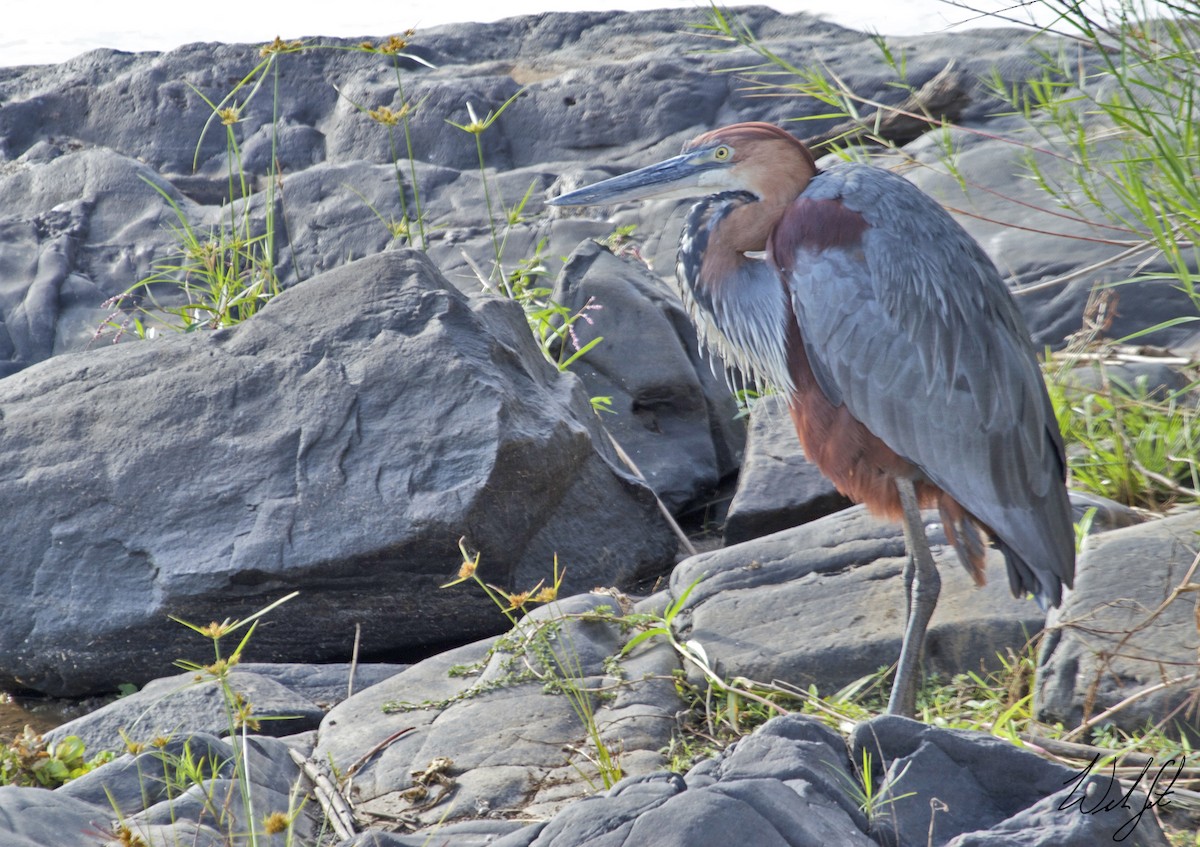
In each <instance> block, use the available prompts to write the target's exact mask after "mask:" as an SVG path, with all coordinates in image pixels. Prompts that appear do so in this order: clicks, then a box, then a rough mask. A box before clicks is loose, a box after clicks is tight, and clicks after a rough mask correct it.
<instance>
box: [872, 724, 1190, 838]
mask: <svg viewBox="0 0 1200 847" xmlns="http://www.w3.org/2000/svg"><path fill="white" fill-rule="evenodd" d="M851 742H852V747H853V749H852V752H851V757H852V760H853V761H854V762H855V763H864V762H865V763H867V767H870V768H871V770H872V771H873V773H874V778H873V780H872V785H874V786H875V787H876V791H877V793H876V794H875V796H874V799H875V801H876V804H877V806H876V807H877V809H878V815H877V816H876V817H875V819H874V820H873V821H872V827H871V831H872V835H873V836H874V837H875V839H876V841H877V842H878V843H880V844H934V845H947V847H1013V845H1027V847H1095V845H1097V844H1108V843H1113V842H1121V843H1125V844H1130V845H1139V847H1166V845H1167V839H1166V837H1165V836H1164V835H1163V833H1162V830H1161V829H1160V828H1159V825H1158V823H1157V821H1156V820H1155V819H1154V817H1153V815H1152V814H1146V815H1143V816H1140V817H1139V818H1136V819H1134V820H1133V823H1132V824H1131V823H1130V821H1131V819H1133V818H1134V816H1135V815H1136V814H1137V812H1138V810H1139V809H1141V808H1142V804H1143V803H1144V802H1145V799H1146V795H1145V793H1144V788H1145V786H1144V785H1143V786H1142V789H1143V790H1141V791H1134V790H1133V789H1128V790H1130V791H1131V792H1132V793H1131V795H1130V800H1129V806H1128V807H1127V808H1126V807H1123V806H1121V804H1120V801H1117V800H1116V798H1117V797H1118V796H1123V795H1125V792H1126V790H1127V787H1126V786H1123V785H1120V784H1119V783H1117V782H1115V781H1113V780H1111V779H1110V778H1109V777H1107V776H1104V775H1101V774H1094V775H1091V776H1089V777H1088V778H1087V779H1085V780H1083V781H1082V782H1081V781H1080V779H1079V777H1080V773H1079V771H1073V770H1072V769H1070V768H1067V767H1064V766H1063V765H1059V764H1056V763H1053V762H1048V761H1046V760H1045V759H1042V758H1039V757H1038V756H1036V755H1034V754H1033V753H1030V752H1028V751H1026V750H1021V749H1019V748H1017V747H1014V746H1013V745H1012V744H1010V743H1008V742H1007V741H1004V740H1002V739H999V738H996V737H994V736H991V735H987V734H985V733H981V732H968V731H964V730H945V729H938V728H936V727H931V726H926V725H925V724H922V723H918V722H917V721H913V720H909V719H907V718H900V717H895V716H890V715H889V716H884V717H879V718H875V719H874V720H870V721H866V722H864V723H860V724H859V725H858V726H856V727H855V728H854V732H853V734H852V737H851ZM1106 793H1107V796H1108V800H1109V801H1115V802H1111V807H1109V808H1102V807H1103V806H1105V805H1107V804H1106V803H1105V799H1104V798H1105V795H1106ZM1081 800H1084V801H1085V802H1084V804H1083V806H1082V807H1081V804H1080V801H1081ZM1073 801H1074V802H1073ZM1085 810H1086V813H1085Z"/></svg>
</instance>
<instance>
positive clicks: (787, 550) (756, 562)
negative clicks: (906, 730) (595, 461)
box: [671, 506, 1045, 694]
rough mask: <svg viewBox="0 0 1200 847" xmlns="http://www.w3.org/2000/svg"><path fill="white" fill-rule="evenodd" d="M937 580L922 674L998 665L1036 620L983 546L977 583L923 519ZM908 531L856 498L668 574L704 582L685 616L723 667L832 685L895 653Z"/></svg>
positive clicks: (687, 631) (1036, 627) (690, 633)
mask: <svg viewBox="0 0 1200 847" xmlns="http://www.w3.org/2000/svg"><path fill="white" fill-rule="evenodd" d="M926 531H927V532H928V533H929V537H930V543H931V545H932V546H933V553H934V559H935V561H936V563H937V564H938V568H939V571H940V573H941V577H942V591H941V597H940V598H939V600H938V606H937V610H936V612H935V613H934V616H933V620H932V622H931V624H930V628H929V633H928V638H927V640H926V643H925V666H926V669H927V670H928V671H932V672H937V673H939V674H943V675H951V674H955V673H960V672H964V671H967V670H978V669H980V667H987V668H996V667H998V664H997V659H996V656H997V654H1002V655H1003V654H1004V652H1005V649H1006V648H1012V649H1013V650H1020V649H1021V648H1022V647H1023V646H1024V645H1025V643H1026V642H1027V641H1028V640H1029V639H1030V638H1031V637H1033V636H1034V635H1036V634H1037V633H1038V632H1039V631H1040V630H1041V628H1042V625H1043V622H1044V619H1045V617H1044V615H1043V614H1042V613H1041V612H1040V611H1039V610H1038V607H1037V605H1036V604H1034V603H1033V602H1032V601H1031V600H1017V599H1014V598H1013V597H1012V596H1011V594H1010V593H1009V587H1008V581H1007V580H1006V579H1004V578H1003V573H1004V571H1003V568H1002V564H1001V561H1000V557H999V553H997V552H995V551H990V552H989V554H988V556H989V561H990V562H991V563H992V567H991V568H990V574H991V575H992V579H991V580H990V581H989V583H988V585H987V586H986V587H984V588H982V589H978V588H976V586H975V584H974V582H972V580H971V579H970V577H969V576H968V575H967V573H966V572H965V571H964V570H963V568H962V567H961V566H960V565H959V564H958V560H957V558H956V557H955V554H954V551H953V549H952V548H950V547H949V546H948V545H947V544H946V542H945V538H944V536H942V534H941V530H940V527H939V526H938V525H937V524H936V523H934V524H927V525H926ZM904 556H905V553H904V539H903V535H902V533H901V531H900V529H899V527H897V526H895V525H893V524H889V523H887V522H883V521H879V520H877V519H875V518H872V517H871V516H870V515H869V514H868V513H867V512H866V510H865V509H864V508H863V507H861V506H855V507H853V508H850V509H846V510H844V511H841V512H838V513H836V514H833V515H829V516H828V517H825V518H821V519H819V520H816V521H812V522H811V523H807V524H804V525H803V526H799V527H796V528H794V529H789V530H784V531H782V532H777V533H775V534H774V535H769V536H766V537H764V538H759V539H755V540H754V541H747V542H745V543H743V544H737V545H734V546H732V547H726V548H725V549H723V550H717V551H714V552H711V553H701V554H700V555H698V556H693V557H691V558H689V559H686V560H684V561H683V562H682V563H680V564H679V565H678V566H677V567H676V568H675V571H674V572H673V573H672V574H671V591H672V593H673V594H674V595H675V596H679V595H680V593H681V592H682V591H683V590H685V589H686V588H687V587H688V586H689V585H691V583H692V582H693V581H695V580H699V582H698V584H697V585H696V587H695V589H694V590H693V591H692V593H691V596H690V597H689V599H688V609H689V611H688V612H687V613H686V614H685V615H684V616H681V618H680V623H681V624H682V626H683V630H682V635H683V636H684V637H686V638H688V639H692V640H695V641H697V642H699V643H700V644H701V645H702V646H703V648H704V650H705V651H706V653H707V654H708V657H709V659H710V661H712V662H713V663H714V666H715V667H716V668H717V669H718V672H720V673H725V672H728V673H736V674H738V675H740V676H744V677H747V678H749V679H756V680H762V681H768V682H769V681H771V680H784V681H786V682H789V683H791V684H793V685H797V686H800V687H801V688H807V687H808V686H809V685H810V684H816V685H818V686H819V688H820V690H821V691H822V693H825V694H830V693H832V692H834V691H837V690H838V689H840V688H841V687H843V686H845V685H848V684H849V683H851V682H854V681H856V680H858V679H861V678H862V677H864V676H867V675H869V674H873V673H875V672H876V671H878V670H879V669H880V668H884V667H887V666H888V665H890V664H892V663H894V662H895V661H896V658H897V656H898V655H899V653H900V641H901V636H902V634H903V626H904V616H905V598H904V582H903V568H904Z"/></svg>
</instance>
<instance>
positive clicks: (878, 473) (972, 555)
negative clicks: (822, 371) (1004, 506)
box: [788, 331, 990, 585]
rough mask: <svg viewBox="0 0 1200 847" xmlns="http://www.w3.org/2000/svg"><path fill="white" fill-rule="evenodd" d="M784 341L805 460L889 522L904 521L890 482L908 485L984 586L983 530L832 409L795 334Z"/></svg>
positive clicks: (791, 405) (842, 410) (840, 409)
mask: <svg viewBox="0 0 1200 847" xmlns="http://www.w3.org/2000/svg"><path fill="white" fill-rule="evenodd" d="M789 340H790V341H791V342H792V343H790V344H789V345H788V346H789V348H790V349H789V357H788V366H789V370H790V372H791V375H792V383H793V385H794V387H795V388H794V391H793V392H792V395H791V397H789V398H788V411H789V412H790V413H791V416H792V422H793V423H794V424H795V425H796V434H797V435H798V436H799V437H800V445H801V446H802V447H803V448H804V455H805V456H806V457H807V458H808V460H809V461H810V462H812V463H813V464H815V465H816V466H817V467H818V468H819V469H820V470H821V473H823V474H824V475H825V476H826V477H827V478H828V479H829V480H830V482H832V483H833V484H834V485H835V486H837V489H838V491H840V492H842V494H844V495H845V496H847V497H849V498H850V499H851V500H853V501H854V502H856V503H863V504H864V505H866V507H867V508H868V509H869V510H870V511H871V512H872V513H873V514H876V515H879V516H881V517H885V518H889V519H891V520H896V521H902V520H903V518H904V507H903V506H902V505H901V503H900V494H899V492H898V491H897V490H896V484H895V481H894V480H895V479H896V478H897V477H900V478H907V479H911V480H912V481H913V483H914V487H915V488H916V492H917V499H918V501H919V502H920V504H921V507H922V508H937V509H938V511H939V513H940V514H941V517H942V522H943V526H944V528H945V531H946V535H947V539H948V540H949V541H950V542H951V544H953V546H954V547H955V549H956V550H957V551H958V554H959V558H960V559H961V560H962V563H963V566H964V567H965V568H966V569H967V572H968V573H970V574H971V577H972V578H973V579H974V580H975V582H976V583H978V584H979V585H983V584H984V582H985V577H984V553H985V551H984V549H983V544H982V539H981V538H980V536H979V530H980V529H982V530H985V531H988V530H987V527H985V526H983V525H982V524H981V523H979V521H978V520H976V519H975V517H974V516H973V515H971V514H970V513H969V512H967V510H966V509H964V508H963V506H962V505H961V504H960V503H959V502H958V501H956V500H955V499H954V498H953V497H951V496H950V495H949V494H947V493H946V492H945V491H943V490H942V489H941V488H939V487H938V486H937V485H935V484H934V483H933V482H930V481H929V479H927V478H926V477H925V474H924V473H923V472H922V471H921V469H920V468H919V467H917V466H916V465H914V464H913V463H912V462H910V461H908V460H907V459H905V458H904V457H902V456H900V455H899V454H897V453H896V451H894V450H893V449H892V448H890V447H888V446H887V445H886V444H884V443H883V441H881V440H880V439H879V438H878V437H877V436H876V435H875V434H874V433H873V432H871V431H870V430H869V429H867V427H866V426H864V425H863V423H862V422H861V421H859V420H858V419H857V418H855V417H854V416H853V415H851V414H850V411H849V410H848V409H847V408H846V407H845V406H844V405H837V406H835V405H834V404H833V403H831V402H830V401H829V398H828V397H826V396H825V393H824V392H823V391H822V390H821V386H820V385H818V384H817V379H816V377H815V376H814V375H813V371H812V366H811V365H810V364H809V361H808V354H807V353H806V352H805V349H804V344H803V342H802V341H801V339H800V337H799V332H798V331H795V332H794V335H793V338H791V339H789ZM989 532H990V531H989Z"/></svg>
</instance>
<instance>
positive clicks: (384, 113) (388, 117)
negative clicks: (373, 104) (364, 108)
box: [367, 106, 400, 126]
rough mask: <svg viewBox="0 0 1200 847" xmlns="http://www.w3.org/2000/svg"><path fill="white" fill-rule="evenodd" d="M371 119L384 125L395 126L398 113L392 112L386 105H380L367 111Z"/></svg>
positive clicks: (398, 117)
mask: <svg viewBox="0 0 1200 847" xmlns="http://www.w3.org/2000/svg"><path fill="white" fill-rule="evenodd" d="M367 115H368V116H369V117H370V118H371V120H373V121H376V122H377V123H381V124H383V125H384V126H395V125H396V124H398V123H400V115H399V114H397V113H396V112H393V111H392V110H391V109H389V108H388V107H387V106H380V107H379V108H378V109H371V110H370V111H369V112H367Z"/></svg>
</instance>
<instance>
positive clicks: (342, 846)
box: [337, 820, 528, 847]
mask: <svg viewBox="0 0 1200 847" xmlns="http://www.w3.org/2000/svg"><path fill="white" fill-rule="evenodd" d="M526 826H528V824H526V823H523V822H521V821H505V820H479V821H464V822H462V823H452V824H447V825H445V826H440V827H437V828H436V829H433V830H431V831H430V832H420V833H417V834H415V835H403V834H401V833H398V832H385V831H383V830H379V829H369V830H367V831H366V832H361V833H359V834H358V835H356V836H354V837H353V838H350V839H348V840H346V841H342V842H339V843H338V845H337V847H430V845H431V844H436V845H438V847H492V845H494V844H495V843H496V840H497V839H499V838H502V837H503V836H505V835H508V834H509V833H510V832H515V831H517V830H520V829H524V828H525V827H526Z"/></svg>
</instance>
